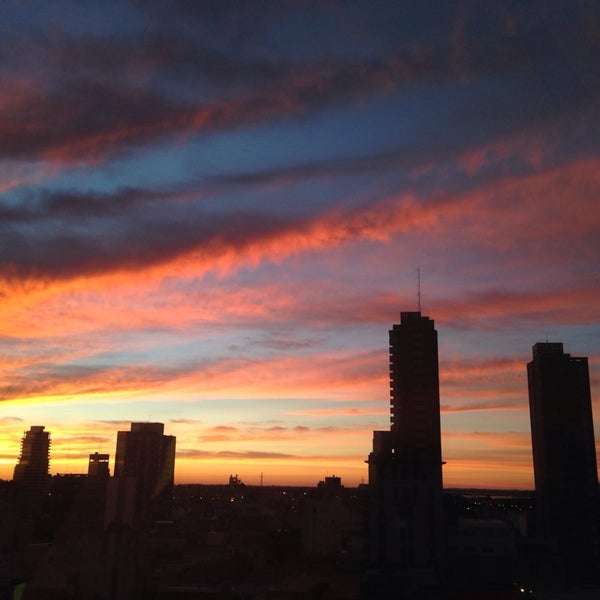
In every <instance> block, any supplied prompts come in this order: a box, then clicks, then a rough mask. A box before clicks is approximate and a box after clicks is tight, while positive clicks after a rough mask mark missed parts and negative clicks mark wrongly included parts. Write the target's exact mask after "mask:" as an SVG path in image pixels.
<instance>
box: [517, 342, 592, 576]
mask: <svg viewBox="0 0 600 600" xmlns="http://www.w3.org/2000/svg"><path fill="white" fill-rule="evenodd" d="M527 379H528V386H529V410H530V418H531V438H532V446H533V467H534V475H535V491H536V496H537V513H538V515H539V519H538V525H539V527H540V533H541V534H542V536H543V537H544V539H546V540H547V541H548V543H549V547H550V548H554V549H556V551H557V552H558V554H559V555H560V558H561V560H562V563H563V567H564V572H565V576H566V578H567V579H569V580H571V581H586V580H590V579H592V580H593V579H594V578H597V577H598V575H597V574H598V573H600V564H599V562H598V558H599V498H598V471H597V465H596V447H595V441H594V425H593V419H592V402H591V392H590V377H589V370H588V360H587V358H585V357H573V356H571V355H570V354H566V353H565V352H564V351H563V345H562V343H554V342H552V343H549V342H546V343H538V344H535V345H534V346H533V360H532V361H531V362H529V363H528V364H527Z"/></svg>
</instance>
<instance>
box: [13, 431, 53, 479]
mask: <svg viewBox="0 0 600 600" xmlns="http://www.w3.org/2000/svg"><path fill="white" fill-rule="evenodd" d="M49 467H50V432H48V431H45V427H44V425H32V426H31V427H30V429H29V431H25V432H24V435H23V438H22V439H21V454H20V456H19V461H18V463H17V464H16V465H15V470H14V474H13V481H14V482H15V483H16V484H18V485H20V486H22V487H27V488H31V489H43V488H44V487H46V485H47V483H48V470H49Z"/></svg>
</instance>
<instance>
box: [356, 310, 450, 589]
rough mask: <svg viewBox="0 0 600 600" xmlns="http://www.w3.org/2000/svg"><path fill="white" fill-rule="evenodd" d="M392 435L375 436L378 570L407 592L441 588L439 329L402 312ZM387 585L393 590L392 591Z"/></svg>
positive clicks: (393, 360)
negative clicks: (394, 580)
mask: <svg viewBox="0 0 600 600" xmlns="http://www.w3.org/2000/svg"><path fill="white" fill-rule="evenodd" d="M389 340H390V347H389V350H390V413H391V414H390V417H391V426H390V430H389V431H374V432H373V451H372V452H371V454H370V455H369V459H368V461H367V462H368V464H369V491H370V510H369V545H370V560H371V563H372V565H373V566H374V568H376V569H380V570H381V571H382V572H385V573H387V574H388V575H386V577H388V582H387V583H384V584H383V586H384V589H382V591H381V594H380V595H381V596H382V597H384V596H385V595H386V594H387V593H388V592H390V590H389V587H390V585H392V586H395V584H393V583H390V581H391V580H390V579H389V577H390V574H391V577H392V579H394V578H395V579H396V582H397V585H402V586H404V587H405V588H410V587H411V586H412V587H413V588H419V589H423V588H424V587H427V586H429V587H435V586H439V585H440V583H441V574H442V571H443V557H444V536H443V531H444V520H443V500H442V493H443V487H442V457H441V439H440V395H439V375H438V346H437V331H436V330H435V328H434V322H433V321H432V320H431V319H429V317H425V316H422V315H421V313H420V312H402V313H401V318H400V324H395V325H394V326H393V328H392V330H391V331H390V332H389ZM386 586H387V588H386Z"/></svg>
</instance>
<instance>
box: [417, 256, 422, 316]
mask: <svg viewBox="0 0 600 600" xmlns="http://www.w3.org/2000/svg"><path fill="white" fill-rule="evenodd" d="M417 304H418V307H419V312H421V267H417Z"/></svg>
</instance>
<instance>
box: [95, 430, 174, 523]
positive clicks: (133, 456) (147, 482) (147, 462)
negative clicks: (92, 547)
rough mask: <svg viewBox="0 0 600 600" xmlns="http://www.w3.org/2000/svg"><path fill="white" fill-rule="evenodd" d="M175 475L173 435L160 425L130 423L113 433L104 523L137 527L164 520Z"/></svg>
mask: <svg viewBox="0 0 600 600" xmlns="http://www.w3.org/2000/svg"><path fill="white" fill-rule="evenodd" d="M174 473H175V436H172V435H164V425H163V423H132V424H131V430H130V431H119V432H117V449H116V454H115V466H114V477H113V478H112V479H111V481H110V484H109V489H108V498H107V515H106V518H107V520H108V521H110V520H111V519H114V520H117V521H124V522H127V523H129V524H137V523H141V522H143V521H147V520H151V519H156V518H164V517H165V516H166V511H167V510H168V506H169V505H170V498H171V495H172V491H173V478H174Z"/></svg>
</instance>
